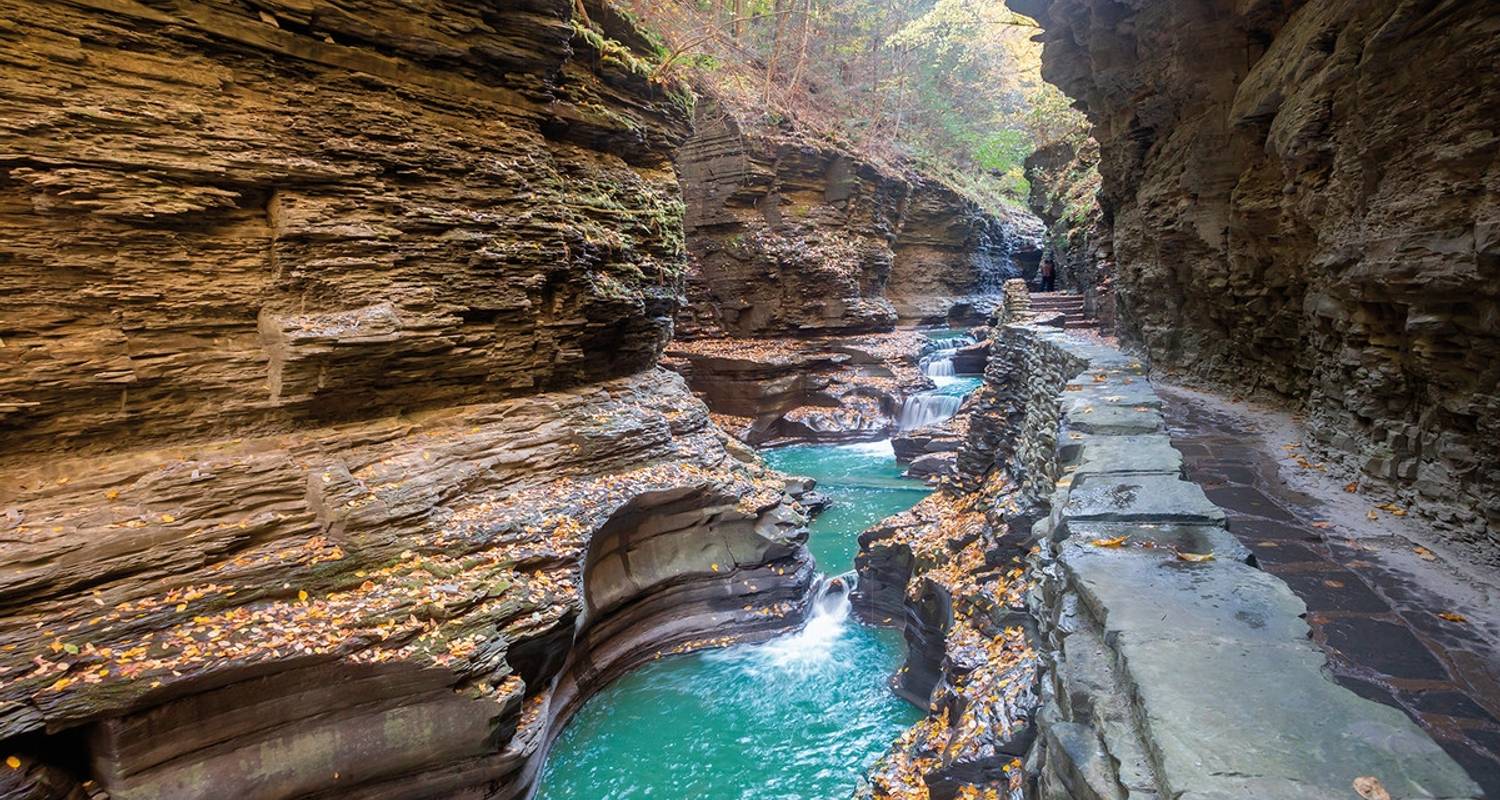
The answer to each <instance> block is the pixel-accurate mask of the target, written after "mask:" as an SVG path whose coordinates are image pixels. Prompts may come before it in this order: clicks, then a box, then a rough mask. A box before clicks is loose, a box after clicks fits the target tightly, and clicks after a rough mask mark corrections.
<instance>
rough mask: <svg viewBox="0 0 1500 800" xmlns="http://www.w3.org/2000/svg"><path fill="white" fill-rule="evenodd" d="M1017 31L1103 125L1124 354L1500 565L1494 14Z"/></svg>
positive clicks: (1039, 1) (1292, 13) (1109, 7)
mask: <svg viewBox="0 0 1500 800" xmlns="http://www.w3.org/2000/svg"><path fill="white" fill-rule="evenodd" d="M1010 5H1011V6H1012V7H1014V8H1015V9H1017V10H1019V11H1022V12H1024V13H1028V14H1032V15H1033V16H1036V17H1037V18H1038V19H1039V20H1040V21H1041V22H1042V24H1043V25H1044V27H1045V28H1046V32H1045V34H1044V38H1045V41H1046V52H1045V59H1044V74H1045V76H1046V77H1047V78H1048V80H1050V81H1052V82H1054V83H1056V84H1057V85H1059V86H1061V87H1062V88H1063V89H1064V91H1066V92H1067V93H1068V94H1069V95H1071V96H1072V97H1073V98H1075V99H1076V100H1077V101H1078V102H1079V103H1080V104H1081V105H1082V107H1083V108H1084V109H1085V110H1086V111H1087V112H1088V115H1089V117H1090V119H1091V121H1092V122H1093V124H1094V133H1095V136H1096V138H1097V139H1098V140H1099V142H1100V144H1101V148H1102V161H1101V165H1100V169H1101V172H1102V173H1103V177H1104V195H1105V198H1104V199H1105V204H1106V207H1107V208H1109V209H1110V210H1111V211H1112V216H1113V241H1114V248H1115V254H1116V256H1117V260H1118V270H1119V273H1118V274H1119V297H1120V309H1121V322H1122V325H1123V327H1124V328H1125V330H1126V332H1127V333H1129V334H1130V335H1132V336H1134V337H1135V338H1136V339H1138V340H1139V341H1140V342H1141V343H1142V344H1143V345H1144V346H1145V347H1146V349H1147V350H1148V351H1149V354H1150V355H1151V357H1152V358H1153V359H1155V360H1156V361H1157V363H1158V364H1161V365H1170V366H1179V367H1184V368H1186V369H1188V370H1190V371H1191V372H1193V373H1194V374H1196V375H1199V376H1201V377H1204V378H1207V379H1210V380H1214V381H1219V382H1225V383H1232V384H1238V385H1242V386H1245V387H1249V388H1254V389H1262V390H1267V391H1271V392H1274V393H1276V394H1279V395H1282V396H1286V397H1290V398H1296V399H1300V400H1303V401H1305V403H1306V408H1307V412H1308V421H1309V424H1310V425H1311V427H1312V428H1313V429H1314V431H1315V432H1316V435H1317V438H1318V440H1319V442H1320V443H1321V444H1322V445H1323V446H1325V448H1327V449H1328V450H1329V451H1330V452H1331V453H1332V454H1334V455H1335V456H1337V457H1338V458H1339V459H1340V460H1341V461H1343V462H1344V463H1345V464H1346V465H1347V466H1348V467H1351V468H1354V469H1357V470H1359V471H1360V472H1361V473H1362V474H1363V476H1364V478H1365V479H1367V480H1369V481H1371V482H1373V483H1375V484H1376V485H1378V486H1379V487H1381V490H1382V491H1383V492H1390V493H1394V494H1396V495H1399V496H1400V497H1401V498H1404V499H1406V500H1409V501H1414V502H1416V503H1417V505H1418V507H1419V508H1421V509H1423V510H1425V511H1427V512H1429V513H1430V514H1431V515H1432V516H1433V517H1434V518H1435V519H1436V520H1438V521H1439V522H1440V523H1441V524H1442V525H1443V527H1445V528H1446V529H1448V530H1449V531H1450V532H1451V534H1452V536H1453V537H1454V538H1455V539H1458V540H1462V541H1466V542H1469V543H1472V544H1473V545H1474V546H1475V547H1474V550H1475V552H1476V553H1478V554H1479V555H1480V556H1481V557H1483V558H1486V559H1489V560H1491V561H1494V560H1497V559H1500V548H1497V547H1496V546H1495V545H1496V541H1495V537H1496V535H1497V534H1496V531H1497V526H1500V448H1497V447H1495V443H1496V442H1500V427H1497V426H1500V423H1497V420H1500V391H1497V388H1496V387H1497V385H1500V333H1497V331H1500V288H1497V287H1500V282H1497V280H1496V278H1497V277H1500V236H1497V235H1496V231H1497V230H1500V202H1497V198H1500V166H1497V165H1500V160H1497V158H1496V155H1497V153H1500V140H1497V134H1496V131H1495V126H1494V120H1495V118H1496V116H1497V114H1500V78H1497V76H1496V75H1495V73H1494V71H1493V70H1489V71H1486V70H1477V71H1476V70H1475V69H1474V66H1473V65H1475V64H1491V63H1495V62H1496V60H1497V59H1500V28H1497V24H1500V23H1497V20H1496V17H1495V15H1494V13H1493V10H1494V9H1493V5H1492V4H1491V3H1488V2H1484V0H1467V1H1466V2H1453V3H1441V4H1440V3H1429V2H1417V3H1410V2H1399V0H1374V1H1373V2H1371V1H1368V0H1334V1H1331V2H1321V3H1272V2H1255V3H1232V2H1229V0H1213V1H1211V2H1201V3H1178V2H1169V1H1168V0H1144V1H1143V2H1134V3H1129V4H1122V3H1117V2H1111V0H1054V1H1053V2H1047V0H1010Z"/></svg>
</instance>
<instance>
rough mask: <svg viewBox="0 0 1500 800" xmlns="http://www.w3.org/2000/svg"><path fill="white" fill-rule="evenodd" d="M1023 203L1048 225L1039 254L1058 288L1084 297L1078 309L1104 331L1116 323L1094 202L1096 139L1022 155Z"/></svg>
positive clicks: (1108, 254) (1110, 269)
mask: <svg viewBox="0 0 1500 800" xmlns="http://www.w3.org/2000/svg"><path fill="white" fill-rule="evenodd" d="M1026 180H1027V182H1028V183H1030V184H1031V195H1030V197H1029V198H1028V203H1029V205H1030V206H1031V210H1032V211H1034V212H1036V215H1037V216H1039V217H1041V218H1042V222H1044V223H1045V224H1046V225H1047V238H1046V244H1045V245H1044V248H1043V258H1046V257H1047V256H1051V257H1052V260H1053V264H1054V265H1055V266H1056V268H1057V288H1058V289H1059V290H1061V291H1065V292H1071V293H1074V294H1078V295H1081V296H1082V297H1083V311H1084V313H1085V314H1087V315H1088V316H1089V317H1090V318H1092V319H1095V320H1098V321H1099V326H1100V328H1101V329H1103V330H1104V331H1107V332H1108V331H1113V330H1114V327H1115V291H1114V253H1113V250H1112V247H1111V243H1110V239H1109V236H1110V227H1109V224H1108V222H1107V221H1106V216H1105V210H1104V209H1103V208H1101V207H1100V205H1099V203H1098V199H1097V198H1098V191H1099V143H1098V142H1095V141H1094V140H1093V139H1086V140H1083V141H1081V142H1073V141H1069V140H1066V139H1065V140H1062V141H1058V142H1054V143H1052V144H1049V145H1046V146H1044V147H1039V148H1037V150H1036V152H1035V153H1032V154H1031V155H1030V156H1028V157H1027V158H1026Z"/></svg>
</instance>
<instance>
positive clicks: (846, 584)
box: [753, 572, 855, 672]
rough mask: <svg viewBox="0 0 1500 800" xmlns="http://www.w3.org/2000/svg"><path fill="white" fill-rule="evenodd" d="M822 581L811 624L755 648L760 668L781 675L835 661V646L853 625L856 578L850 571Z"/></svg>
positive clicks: (809, 617)
mask: <svg viewBox="0 0 1500 800" xmlns="http://www.w3.org/2000/svg"><path fill="white" fill-rule="evenodd" d="M819 580H820V583H819V585H818V588H817V590H816V592H815V594H814V595H813V601H812V611H811V612H810V613H809V614H808V616H807V622H806V623H805V624H803V626H802V628H801V629H800V630H798V631H797V632H796V633H791V634H787V635H786V636H782V637H780V638H777V639H772V640H771V641H769V642H766V643H765V644H763V645H761V646H759V647H757V648H755V650H754V651H753V652H754V659H755V664H756V666H759V667H763V668H766V669H771V670H775V671H777V672H787V671H809V670H812V669H815V668H818V667H821V666H824V665H826V664H827V663H828V662H829V661H830V660H831V659H832V658H833V650H834V645H835V644H837V643H838V641H839V639H840V638H841V637H842V636H843V635H844V628H845V627H846V626H847V625H848V622H849V609H850V605H849V593H850V592H851V591H852V590H853V588H854V580H855V575H854V573H853V572H847V573H845V574H843V575H840V576H838V577H836V578H820V579H819Z"/></svg>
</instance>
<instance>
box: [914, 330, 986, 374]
mask: <svg viewBox="0 0 1500 800" xmlns="http://www.w3.org/2000/svg"><path fill="white" fill-rule="evenodd" d="M935 344H937V345H939V346H938V347H937V348H936V349H934V350H932V351H931V352H929V353H927V355H925V356H923V357H922V374H923V375H926V376H927V377H929V378H931V379H932V382H933V383H935V384H937V385H938V386H948V385H950V384H952V383H953V382H954V381H955V380H957V376H958V373H956V372H955V371H954V369H953V357H954V356H956V355H958V351H959V350H960V349H961V348H964V347H968V346H969V345H971V344H974V339H973V338H972V337H970V336H969V335H968V334H960V335H958V336H952V337H946V338H943V339H940V340H938V341H937V342H935Z"/></svg>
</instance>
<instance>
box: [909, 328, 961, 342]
mask: <svg viewBox="0 0 1500 800" xmlns="http://www.w3.org/2000/svg"><path fill="white" fill-rule="evenodd" d="M970 330H972V329H971V328H923V329H921V333H922V335H923V336H926V337H927V338H929V339H935V340H937V341H940V342H941V341H946V340H948V339H961V338H963V337H965V336H968V335H969V331H970Z"/></svg>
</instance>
